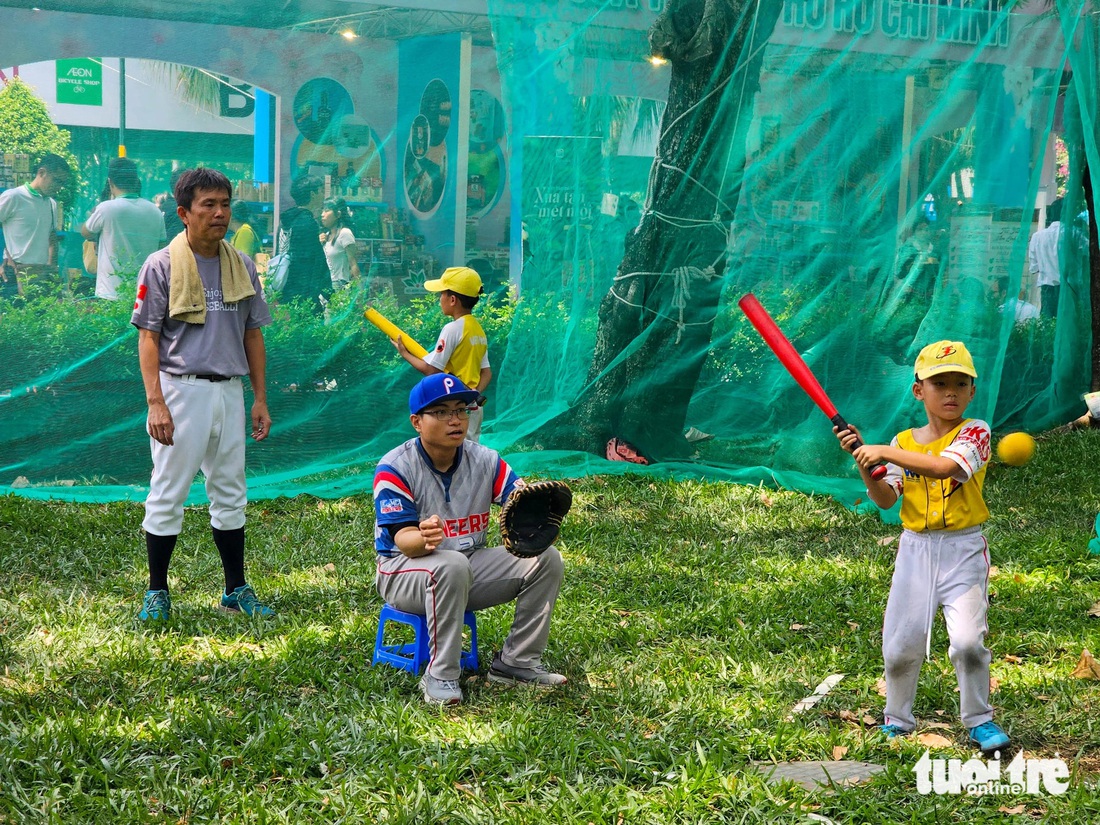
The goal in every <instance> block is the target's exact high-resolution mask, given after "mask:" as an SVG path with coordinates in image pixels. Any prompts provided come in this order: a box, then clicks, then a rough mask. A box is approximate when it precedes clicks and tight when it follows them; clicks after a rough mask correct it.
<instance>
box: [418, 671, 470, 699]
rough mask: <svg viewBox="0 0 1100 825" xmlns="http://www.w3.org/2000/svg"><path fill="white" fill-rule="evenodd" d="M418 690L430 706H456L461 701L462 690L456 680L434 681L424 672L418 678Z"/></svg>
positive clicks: (432, 677) (434, 679) (433, 678)
mask: <svg viewBox="0 0 1100 825" xmlns="http://www.w3.org/2000/svg"><path fill="white" fill-rule="evenodd" d="M420 690H421V691H423V693H424V701H425V702H427V703H428V704H430V705H457V704H458V703H460V702H461V701H462V688H460V687H459V686H458V680H457V679H436V678H435V677H434V676H432V675H431V674H429V673H427V672H425V674H424V675H423V676H421V677H420Z"/></svg>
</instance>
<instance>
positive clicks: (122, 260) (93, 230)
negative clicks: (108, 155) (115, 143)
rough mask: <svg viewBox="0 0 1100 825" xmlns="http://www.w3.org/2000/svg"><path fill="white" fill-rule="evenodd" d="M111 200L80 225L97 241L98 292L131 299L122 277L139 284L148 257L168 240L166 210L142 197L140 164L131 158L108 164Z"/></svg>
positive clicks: (111, 297)
mask: <svg viewBox="0 0 1100 825" xmlns="http://www.w3.org/2000/svg"><path fill="white" fill-rule="evenodd" d="M107 185H108V186H109V187H110V189H111V198H110V200H105V201H103V202H102V203H100V204H99V205H98V206H96V208H95V209H94V210H92V214H91V215H89V216H88V219H87V220H86V221H85V222H84V224H83V225H82V226H81V227H80V234H81V235H83V236H84V237H85V238H87V239H88V240H90V241H97V242H98V250H97V261H98V263H97V264H96V281H95V295H96V297H97V298H103V299H104V300H108V301H117V300H120V299H125V300H130V299H132V298H133V297H134V290H133V289H128V290H121V293H120V290H119V287H120V286H121V284H122V282H123V279H124V278H127V279H130V280H131V281H132V282H133V284H134V285H135V287H136V284H137V273H138V270H140V269H141V266H142V264H144V263H145V259H146V258H148V257H149V256H150V255H152V254H153V253H154V252H156V251H157V250H158V249H160V248H161V247H162V246H164V244H165V243H166V240H167V234H166V232H165V229H164V214H163V213H162V212H161V211H160V209H158V208H157V206H156V204H154V203H153V202H152V201H150V200H146V199H145V198H143V197H141V179H140V178H139V177H138V169H137V164H136V163H134V162H133V161H132V160H130V159H129V158H112V159H111V162H110V164H109V165H108V167H107Z"/></svg>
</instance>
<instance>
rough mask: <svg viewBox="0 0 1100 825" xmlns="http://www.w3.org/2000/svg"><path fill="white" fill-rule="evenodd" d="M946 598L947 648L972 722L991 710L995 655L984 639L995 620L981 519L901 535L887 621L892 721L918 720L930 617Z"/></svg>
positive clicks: (888, 717)
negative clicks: (989, 621)
mask: <svg viewBox="0 0 1100 825" xmlns="http://www.w3.org/2000/svg"><path fill="white" fill-rule="evenodd" d="M941 605H942V606H943V618H944V621H945V622H946V624H947V635H948V638H949V639H950V646H949V647H948V651H947V652H948V656H950V658H951V663H952V664H953V665H954V666H955V676H956V678H957V679H958V681H959V709H960V711H961V713H962V721H963V724H964V725H966V727H968V728H973V727H975V726H977V725H981V724H984V723H986V722H988V721H990V720H991V719H992V718H993V707H992V705H990V704H989V662H990V660H991V659H992V654H990V652H989V650H988V649H987V648H986V646H985V644H984V640H985V634H986V632H987V631H988V629H989V627H988V625H987V624H986V613H987V611H988V609H989V549H988V546H987V545H986V541H985V536H983V535H982V530H981V527H971V528H967V529H964V530H932V531H929V532H926V533H914V532H912V531H911V530H906V531H904V532H903V533H902V536H901V540H900V541H899V542H898V555H897V560H896V561H895V562H894V579H893V582H892V583H891V585H890V598H889V599H888V600H887V602H886V617H885V619H884V621H883V627H882V658H883V659H884V660H885V662H886V712H885V721H886V724H888V725H897V726H898V727H899V728H902V729H903V730H912V729H913V728H914V727H916V724H917V723H916V719H914V717H913V700H914V699H915V698H916V695H917V677H918V676H920V668H921V664H922V663H923V661H924V658H925V656H927V655H928V652H929V646H930V639H931V632H932V619H933V618H934V617H935V614H936V608H937V607H939V606H941Z"/></svg>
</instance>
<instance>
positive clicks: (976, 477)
mask: <svg viewBox="0 0 1100 825" xmlns="http://www.w3.org/2000/svg"><path fill="white" fill-rule="evenodd" d="M989 443H990V432H989V425H988V424H986V423H985V422H984V421H979V420H977V419H973V418H971V419H966V420H964V421H963V422H962V423H960V424H959V426H958V427H956V428H955V429H953V430H952V431H951V432H949V433H948V434H947V435H945V436H944V437H943V438H940V439H937V440H936V441H933V442H932V443H930V444H918V443H917V441H916V439H914V438H913V431H912V430H905V431H904V432H901V433H898V434H897V435H896V436H895V437H894V440H893V441H892V442H891V446H894V447H899V448H901V449H902V450H908V451H910V452H914V453H924V454H925V455H932V456H943V457H945V458H950V459H951V460H952V461H954V462H955V463H956V464H958V465H959V471H958V472H957V473H956V474H955V475H954V476H952V477H951V478H944V479H940V478H926V477H924V476H921V475H918V474H917V473H914V472H911V471H910V470H904V469H902V468H901V467H899V466H898V465H896V464H887V465H886V467H887V473H886V478H885V479H884V481H886V483H887V484H889V485H890V486H891V487H893V488H894V491H895V492H896V493H897V494H898V496H899V497H900V498H901V523H902V524H904V525H905V526H906V527H907V528H908V529H910V530H913V531H915V532H918V533H922V532H924V531H926V530H962V529H963V528H966V527H976V526H977V525H979V524H982V523H983V522H985V521H986V520H987V519H988V518H989V510H988V508H987V507H986V506H985V500H984V499H983V498H982V485H983V484H984V483H985V468H986V465H987V464H988V462H989Z"/></svg>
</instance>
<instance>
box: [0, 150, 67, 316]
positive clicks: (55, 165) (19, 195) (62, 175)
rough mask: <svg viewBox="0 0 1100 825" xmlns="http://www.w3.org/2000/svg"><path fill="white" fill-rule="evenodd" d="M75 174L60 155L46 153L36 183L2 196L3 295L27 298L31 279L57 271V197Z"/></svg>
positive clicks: (0, 287)
mask: <svg viewBox="0 0 1100 825" xmlns="http://www.w3.org/2000/svg"><path fill="white" fill-rule="evenodd" d="M71 176H72V171H71V170H70V169H69V164H68V162H66V160H65V159H64V158H63V157H61V156H60V155H55V154H52V153H51V154H46V155H43V156H42V159H41V160H40V161H38V165H37V166H36V167H35V174H34V180H32V181H31V182H30V183H26V184H24V185H23V186H18V187H16V188H15V189H8V190H7V191H6V192H4V193H2V194H0V224H3V225H4V247H5V250H4V260H3V262H2V265H0V282H2V283H0V293H3V294H8V295H11V294H13V293H15V292H18V294H19V295H25V293H26V286H27V281H28V280H34V279H35V278H45V277H46V276H47V275H48V274H49V273H50V272H51V270H52V271H53V273H54V274H55V275H56V272H57V228H58V227H57V201H55V200H54V199H53V196H54V195H55V194H57V193H58V192H60V191H61V190H62V189H64V188H65V186H66V185H67V184H68V183H69V178H70V177H71Z"/></svg>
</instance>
